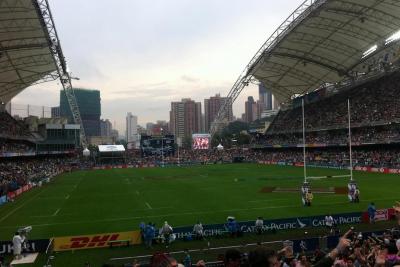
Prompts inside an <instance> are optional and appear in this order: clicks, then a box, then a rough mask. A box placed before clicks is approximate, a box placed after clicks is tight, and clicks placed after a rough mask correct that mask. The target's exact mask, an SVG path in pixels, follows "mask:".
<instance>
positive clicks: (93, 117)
mask: <svg viewBox="0 0 400 267" xmlns="http://www.w3.org/2000/svg"><path fill="white" fill-rule="evenodd" d="M74 94H75V98H76V102H77V104H78V107H79V111H80V114H81V119H82V124H83V127H84V129H85V133H86V135H87V136H99V135H100V116H101V104H100V91H99V90H91V89H82V88H74ZM60 116H61V117H67V118H68V121H69V122H70V123H73V117H72V113H71V109H70V108H69V104H68V100H67V96H66V95H65V91H64V90H61V91H60Z"/></svg>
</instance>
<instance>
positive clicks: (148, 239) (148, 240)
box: [144, 223, 156, 248]
mask: <svg viewBox="0 0 400 267" xmlns="http://www.w3.org/2000/svg"><path fill="white" fill-rule="evenodd" d="M155 234H156V229H155V228H154V226H153V225H152V223H148V224H147V225H146V227H145V229H144V244H145V246H146V248H151V247H152V244H153V239H154V238H155Z"/></svg>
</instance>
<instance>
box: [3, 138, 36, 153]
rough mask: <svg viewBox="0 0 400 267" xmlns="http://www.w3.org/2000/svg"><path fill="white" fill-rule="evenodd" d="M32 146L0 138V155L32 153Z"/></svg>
mask: <svg viewBox="0 0 400 267" xmlns="http://www.w3.org/2000/svg"><path fill="white" fill-rule="evenodd" d="M34 151H35V148H34V146H33V145H32V144H28V143H26V142H23V141H11V140H7V139H1V138H0V154H2V153H29V152H34Z"/></svg>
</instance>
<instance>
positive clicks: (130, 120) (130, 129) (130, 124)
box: [125, 112, 139, 143]
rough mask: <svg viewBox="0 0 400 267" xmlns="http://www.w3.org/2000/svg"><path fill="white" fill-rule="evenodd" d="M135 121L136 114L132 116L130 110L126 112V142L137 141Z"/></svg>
mask: <svg viewBox="0 0 400 267" xmlns="http://www.w3.org/2000/svg"><path fill="white" fill-rule="evenodd" d="M137 121H138V119H137V116H134V115H132V113H131V112H128V114H127V115H126V131H125V138H126V142H127V143H137V142H138V140H139V138H138V125H137Z"/></svg>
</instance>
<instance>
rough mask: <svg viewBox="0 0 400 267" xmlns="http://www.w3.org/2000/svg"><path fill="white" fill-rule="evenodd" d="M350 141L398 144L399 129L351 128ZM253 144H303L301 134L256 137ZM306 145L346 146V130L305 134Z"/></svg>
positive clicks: (389, 126) (387, 127)
mask: <svg viewBox="0 0 400 267" xmlns="http://www.w3.org/2000/svg"><path fill="white" fill-rule="evenodd" d="M351 140H352V144H353V145H360V144H387V143H400V128H399V126H398V125H397V124H393V125H388V126H380V127H362V128H353V129H352V130H351ZM254 143H255V144H257V145H299V144H303V134H302V133H300V132H296V133H281V134H273V135H256V136H255V137H254ZM306 144H322V145H347V144H348V129H340V130H330V131H313V132H307V133H306Z"/></svg>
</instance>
